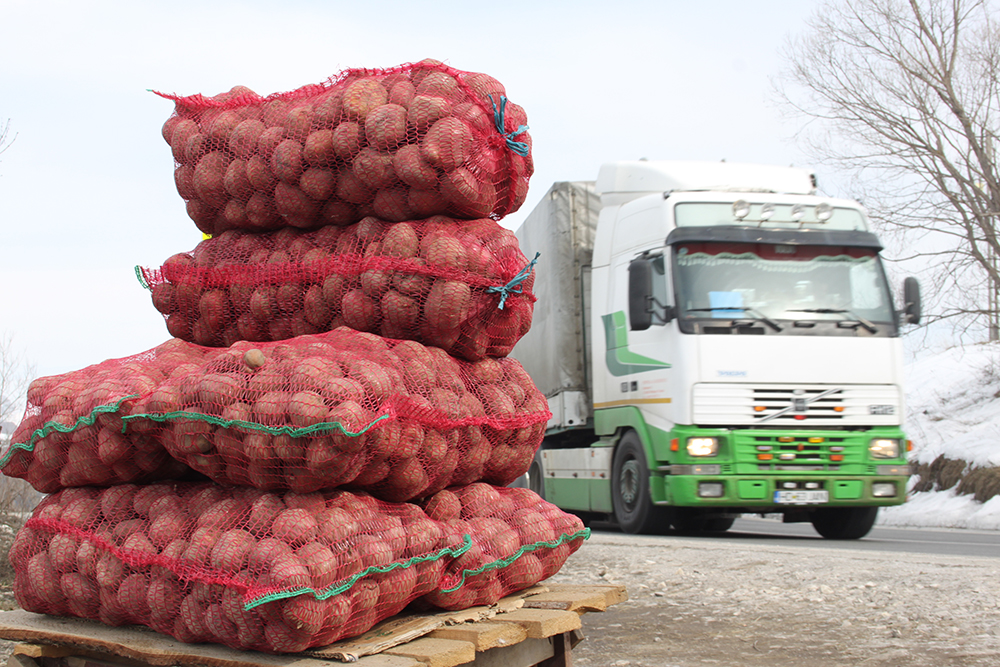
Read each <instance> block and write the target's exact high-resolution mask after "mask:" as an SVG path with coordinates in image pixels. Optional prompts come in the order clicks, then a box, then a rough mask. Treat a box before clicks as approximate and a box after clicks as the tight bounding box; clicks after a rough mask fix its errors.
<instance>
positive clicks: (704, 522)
mask: <svg viewBox="0 0 1000 667" xmlns="http://www.w3.org/2000/svg"><path fill="white" fill-rule="evenodd" d="M735 521H736V519H734V518H727V517H720V516H716V517H709V516H708V515H707V514H706V513H705V512H704V511H702V510H698V509H694V508H691V507H675V508H674V511H673V515H672V516H671V518H670V523H671V524H672V525H673V527H674V530H676V531H677V532H678V533H682V534H685V535H697V534H699V533H724V532H726V531H727V530H729V529H730V528H732V527H733V523H734V522H735Z"/></svg>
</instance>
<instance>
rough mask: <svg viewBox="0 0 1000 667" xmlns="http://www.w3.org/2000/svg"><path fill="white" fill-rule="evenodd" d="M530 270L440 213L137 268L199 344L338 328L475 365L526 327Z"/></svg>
mask: <svg viewBox="0 0 1000 667" xmlns="http://www.w3.org/2000/svg"><path fill="white" fill-rule="evenodd" d="M532 269H533V262H528V260H527V259H526V258H525V256H524V254H523V253H522V252H521V250H520V248H519V246H518V243H517V239H516V238H515V236H514V234H513V232H511V231H510V230H507V229H504V228H503V227H501V226H500V225H498V224H497V223H496V222H494V221H492V220H489V219H481V220H476V221H473V222H469V223H467V224H465V225H458V224H457V223H456V221H455V220H454V219H452V218H444V217H442V216H437V217H436V218H431V219H428V220H424V221H410V222H400V223H385V222H382V221H379V220H377V219H376V218H366V219H365V220H363V221H361V222H359V223H358V224H356V225H351V226H350V227H335V226H327V227H324V228H322V229H320V230H318V231H313V232H304V231H301V230H296V229H293V228H285V229H282V230H281V231H279V232H274V233H268V234H252V233H249V232H240V231H228V232H223V233H222V234H220V235H219V236H217V237H214V238H212V239H209V240H206V241H203V242H202V243H199V244H198V246H197V247H196V248H195V249H194V250H193V251H192V252H190V253H181V254H178V255H174V256H173V257H171V258H170V259H168V260H167V262H166V263H165V264H164V265H163V266H162V267H161V268H160V269H158V270H148V269H142V270H141V274H142V277H143V280H144V284H146V285H147V286H148V287H149V289H150V291H151V293H152V298H153V305H154V306H155V307H156V308H157V310H159V311H160V312H161V313H162V314H163V315H164V317H165V318H166V321H167V329H168V330H169V331H170V334H171V335H173V336H176V337H178V338H183V339H184V340H189V341H193V342H195V343H198V344H200V345H209V346H223V347H227V346H229V345H232V344H233V343H234V342H236V341H238V340H249V341H272V340H283V339H287V338H292V337H294V336H300V335H304V334H315V333H319V332H322V331H329V330H331V329H336V328H337V327H339V326H342V325H345V326H348V327H350V328H352V329H356V330H358V331H368V332H371V333H375V334H379V335H381V336H384V337H387V338H399V339H408V340H415V341H418V342H421V343H424V344H425V345H433V346H435V347H440V348H443V349H445V350H446V351H447V352H448V353H449V354H451V355H453V356H457V357H462V358H464V359H468V360H472V361H475V360H478V359H482V358H484V357H487V356H490V357H505V356H507V355H508V354H509V353H510V351H511V349H513V347H514V345H515V344H516V343H517V341H518V340H520V338H521V337H522V336H523V335H524V334H525V332H527V330H528V328H529V327H530V326H531V317H532V311H533V309H534V301H535V296H534V295H533V294H532V293H531V287H532V285H533V283H534V274H533V272H532Z"/></svg>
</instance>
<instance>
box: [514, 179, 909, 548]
mask: <svg viewBox="0 0 1000 667" xmlns="http://www.w3.org/2000/svg"><path fill="white" fill-rule="evenodd" d="M515 233H516V235H517V238H518V241H519V243H520V245H521V248H522V249H524V250H525V252H526V253H530V254H532V255H533V254H535V253H536V252H537V253H540V258H539V263H538V265H537V266H536V276H535V283H534V293H535V295H536V296H537V298H538V301H537V303H536V305H535V314H534V319H533V323H532V327H531V329H530V331H529V332H528V333H527V335H525V336H524V338H523V339H522V340H521V341H520V342H519V343H518V344H517V346H516V347H515V348H514V350H513V352H512V355H511V356H513V357H514V358H516V359H517V360H518V361H520V362H521V364H522V365H523V366H524V367H525V369H526V370H527V372H528V373H529V374H530V375H531V377H532V379H533V380H534V381H535V383H536V384H537V385H538V387H539V388H540V389H541V390H542V392H543V393H544V394H545V395H546V397H547V398H548V403H549V408H550V410H551V412H552V418H551V420H550V421H549V423H548V425H547V430H546V434H545V438H544V440H543V442H542V445H541V447H540V448H539V450H538V453H537V455H536V457H535V460H534V462H533V463H532V465H531V468H530V470H529V472H528V473H527V475H526V476H525V478H524V479H522V480H520V482H521V483H523V484H525V485H527V486H528V487H529V488H531V489H532V490H534V491H536V492H537V493H539V494H540V495H542V496H543V497H545V499H546V500H548V501H549V502H552V503H554V504H555V505H557V506H559V507H561V508H563V509H565V510H568V511H572V512H575V513H577V514H579V515H580V516H581V517H583V518H584V519H585V520H591V519H593V520H601V519H610V520H613V521H615V522H617V524H618V525H619V526H620V528H621V529H622V530H623V531H624V532H627V533H640V532H641V533H659V532H666V531H668V530H671V529H672V530H674V531H678V532H681V533H699V532H703V531H725V530H728V529H729V528H730V527H732V525H733V522H734V520H735V519H736V518H737V517H738V516H740V515H742V514H761V515H780V516H781V517H782V519H783V521H785V522H811V523H812V525H813V527H814V528H815V529H816V531H817V532H818V533H819V534H820V535H822V536H823V537H825V538H830V539H857V538H860V537H863V536H865V535H866V534H867V533H868V532H869V531H870V530H871V528H872V526H873V525H874V523H875V521H876V518H877V513H878V509H879V507H883V506H888V505H897V504H901V503H903V502H904V501H905V499H906V493H907V481H908V477H909V474H910V468H909V464H908V462H907V452H908V451H909V450H910V448H911V445H910V443H909V441H907V439H906V436H905V434H904V433H903V430H902V426H903V423H904V417H905V414H904V391H903V385H902V380H903V362H902V359H903V354H902V343H901V338H900V332H901V329H902V328H903V327H904V326H905V325H907V324H912V323H918V322H919V320H920V310H921V305H920V288H919V284H918V283H917V281H916V280H915V279H914V278H906V279H905V280H904V281H903V285H902V292H903V298H902V302H901V307H900V308H899V309H898V310H897V309H896V307H895V304H894V300H893V293H892V292H893V290H892V289H891V288H890V282H889V280H888V278H887V275H886V270H885V267H884V266H883V262H882V259H881V256H880V252H881V250H882V245H881V243H880V242H879V239H878V237H877V236H876V234H875V233H873V231H872V227H871V224H870V221H869V219H868V216H867V214H866V211H865V209H864V207H863V206H862V205H861V204H859V203H858V202H855V201H851V200H846V199H838V198H831V197H826V196H822V195H820V194H818V191H817V184H816V178H815V175H814V173H813V172H811V171H809V170H807V169H801V168H793V167H775V166H768V165H752V164H737V163H727V162H717V163H716V162H658V161H647V160H639V161H630V162H615V163H609V164H605V165H603V166H602V167H601V168H600V170H599V172H598V175H597V180H596V181H566V182H557V183H555V184H553V185H552V186H551V188H550V189H549V190H548V192H547V193H546V195H545V196H544V197H543V198H542V200H541V201H540V202H539V203H538V205H537V206H536V207H535V208H534V209H533V211H532V212H531V213H530V214H529V215H528V216H527V218H526V219H525V220H524V221H523V223H522V224H521V225H520V227H519V228H517V229H516V230H515Z"/></svg>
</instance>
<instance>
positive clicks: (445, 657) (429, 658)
mask: <svg viewBox="0 0 1000 667" xmlns="http://www.w3.org/2000/svg"><path fill="white" fill-rule="evenodd" d="M386 653H388V654H390V655H400V656H404V657H407V658H413V659H414V660H419V661H420V662H423V663H425V664H426V665H427V667H456V665H464V664H465V663H468V662H472V661H473V660H475V659H476V647H475V646H474V645H473V644H471V643H470V642H461V641H454V640H451V639H430V638H427V637H424V638H421V639H415V640H413V641H412V642H408V643H406V644H401V645H399V646H396V647H393V648H390V649H388V650H387V651H386Z"/></svg>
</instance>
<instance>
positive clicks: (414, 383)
mask: <svg viewBox="0 0 1000 667" xmlns="http://www.w3.org/2000/svg"><path fill="white" fill-rule="evenodd" d="M139 378H143V382H142V383H141V385H140V383H139ZM87 383H89V384H90V385H91V386H94V387H96V390H95V391H94V392H83V393H87V394H88V395H89V394H90V393H92V394H93V395H92V396H91V397H90V398H89V400H80V401H74V402H71V403H68V404H67V403H64V402H63V399H62V397H63V396H65V394H66V392H67V389H68V388H70V387H75V388H77V389H79V388H80V387H84V386H88V384H87ZM28 398H29V405H28V409H27V411H26V413H25V417H24V419H23V420H22V422H21V424H20V426H19V427H18V429H17V430H16V431H15V433H14V435H13V438H12V444H11V445H9V446H8V448H7V450H6V452H5V453H4V456H3V457H2V458H0V466H2V470H3V472H4V474H7V475H9V476H13V477H23V478H25V479H27V480H28V481H29V482H30V483H31V484H32V485H33V486H34V487H35V488H36V489H38V490H40V491H43V492H46V493H48V492H52V491H55V490H57V489H59V488H63V487H64V486H68V484H66V483H65V482H66V481H72V480H68V479H67V472H66V471H67V468H68V467H69V466H70V464H73V468H74V470H79V469H85V470H84V471H82V472H81V473H80V474H81V475H84V477H83V478H82V479H85V480H86V481H87V482H88V483H89V484H92V485H100V484H115V483H120V482H127V481H132V480H131V479H128V478H121V477H116V476H114V472H115V471H116V470H117V466H118V465H119V464H120V465H121V466H124V467H127V469H128V470H132V469H133V468H134V467H136V466H137V463H136V462H135V461H130V460H129V458H128V457H134V456H137V455H139V453H140V447H139V446H138V444H137V443H142V446H143V448H149V449H155V451H156V452H158V453H159V452H160V451H161V450H165V451H166V452H169V454H170V455H172V456H173V458H174V459H176V460H177V461H180V462H182V463H183V464H186V465H183V466H180V469H181V470H187V469H188V467H189V468H190V469H193V470H196V471H198V472H200V473H203V474H204V475H206V476H208V477H209V478H210V479H212V480H214V481H216V482H219V483H221V484H233V485H240V486H255V487H257V488H262V489H268V490H272V489H291V490H294V491H297V492H303V493H308V492H312V491H317V490H320V489H332V488H337V487H342V486H350V487H352V488H358V489H364V490H367V491H369V492H370V493H372V494H373V495H376V496H378V497H380V498H383V499H386V500H392V501H405V500H410V499H413V498H420V497H423V496H426V495H429V494H431V493H434V492H436V491H438V490H440V489H443V488H445V487H446V486H453V485H460V484H469V483H472V482H477V481H487V482H490V483H494V484H500V485H503V484H509V483H510V482H511V481H513V480H514V479H516V478H517V477H518V476H520V475H521V474H523V473H524V472H525V471H527V469H528V467H529V466H530V465H531V461H532V459H533V457H534V453H535V451H536V450H537V449H538V446H539V444H540V443H541V439H542V437H543V435H544V430H545V425H546V422H547V421H548V419H549V417H550V416H551V413H550V412H549V410H548V404H547V401H546V399H545V397H544V396H543V395H542V394H541V392H539V391H538V389H537V388H536V387H535V385H534V383H532V381H531V378H530V377H528V375H527V373H525V371H524V369H523V368H522V367H521V365H520V364H519V363H518V362H517V361H515V360H514V359H510V358H506V359H493V358H486V359H483V360H481V361H478V362H475V363H471V362H465V361H460V360H457V359H455V358H453V357H451V356H449V355H448V354H447V353H446V352H445V351H444V350H441V349H440V348H434V347H426V346H423V345H421V344H419V343H415V342H413V341H396V340H390V339H384V338H381V337H378V336H375V335H372V334H367V333H360V332H357V331H354V330H352V329H348V328H346V327H344V328H340V329H336V330H334V331H331V332H327V333H324V334H319V335H316V336H300V337H297V338H293V339H290V340H287V341H279V342H273V343H247V342H240V343H236V344H235V345H233V346H232V347H230V348H225V349H223V348H206V347H201V346H198V345H195V344H193V343H186V342H184V341H180V340H177V339H173V340H171V341H168V342H167V343H164V344H163V345H160V346H158V347H157V348H154V349H153V350H151V351H149V352H145V353H142V354H140V355H136V356H134V357H128V358H125V359H117V360H110V361H106V362H104V363H102V364H99V365H97V366H92V367H89V368H86V369H83V370H82V371H76V372H74V373H69V374H66V375H62V376H54V377H47V378H41V379H40V380H36V381H35V382H34V383H33V384H32V387H31V389H30V390H29V397H28ZM123 431H124V432H123ZM141 451H142V452H145V449H141ZM165 458H166V457H165ZM174 465H175V467H176V462H175V463H174Z"/></svg>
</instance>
